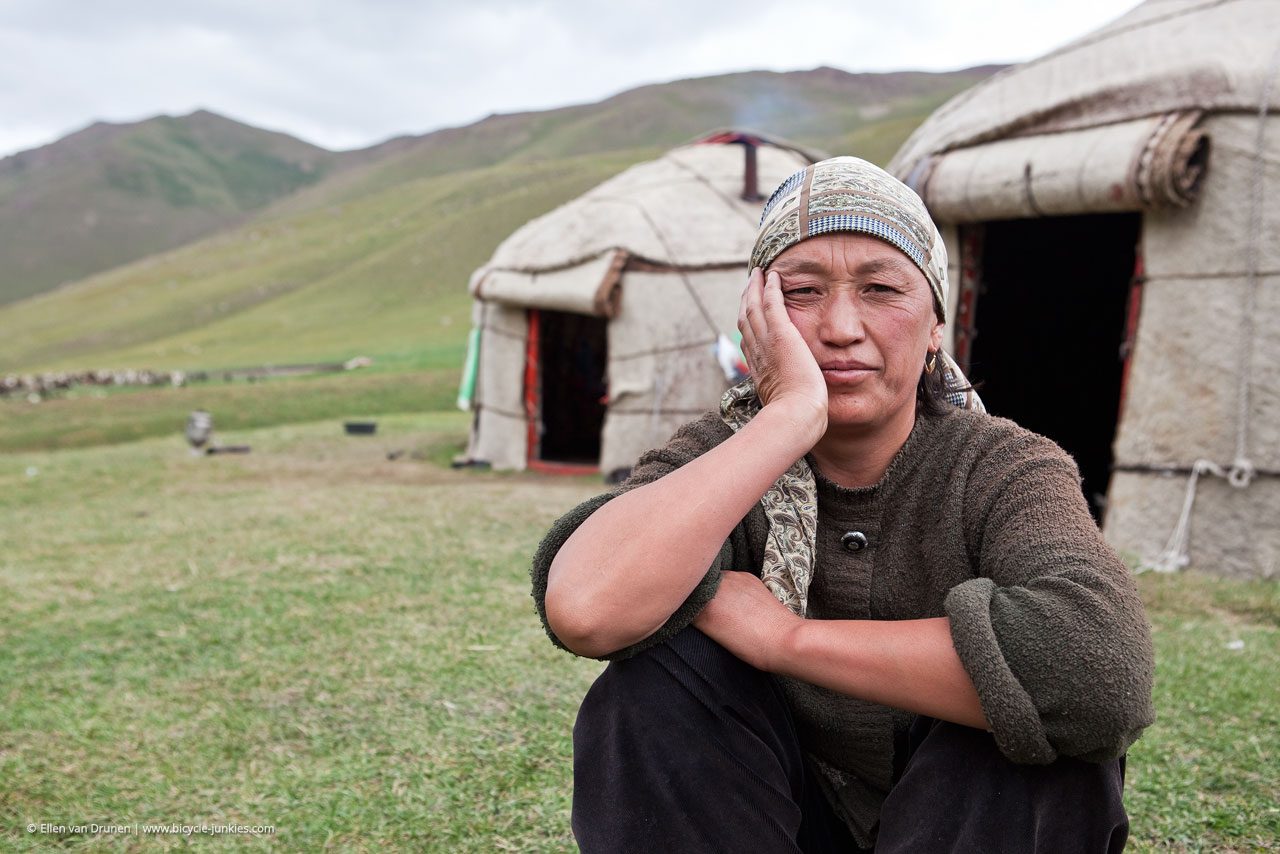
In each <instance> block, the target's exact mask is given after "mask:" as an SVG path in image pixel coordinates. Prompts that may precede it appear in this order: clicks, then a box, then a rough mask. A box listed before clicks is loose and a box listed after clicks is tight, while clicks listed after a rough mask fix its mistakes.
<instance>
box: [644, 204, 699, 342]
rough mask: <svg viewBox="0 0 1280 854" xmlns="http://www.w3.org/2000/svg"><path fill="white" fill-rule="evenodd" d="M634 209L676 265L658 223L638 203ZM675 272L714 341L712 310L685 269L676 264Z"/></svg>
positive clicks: (673, 254) (669, 246) (674, 256)
mask: <svg viewBox="0 0 1280 854" xmlns="http://www.w3.org/2000/svg"><path fill="white" fill-rule="evenodd" d="M635 209H636V210H639V211H640V215H641V216H644V220H645V222H646V223H649V229H650V230H652V232H653V236H654V237H655V238H658V242H659V243H662V248H663V250H664V251H666V252H667V257H668V259H671V264H672V266H676V264H675V261H676V254H675V252H672V250H671V243H668V242H667V236H666V234H663V233H662V229H660V228H658V223H655V222H653V218H652V216H649V211H646V210H645V209H644V207H641V206H640V205H635ZM676 273H677V274H678V275H680V280H681V282H682V283H684V284H685V289H686V291H689V297H690V298H691V300H692V301H694V305H695V306H698V311H700V312H701V315H703V320H705V321H707V326H708V328H709V329H710V330H712V341H713V342H714V341H716V337H717V335H719V326H717V325H716V321H714V320H713V319H712V312H710V311H708V310H707V306H704V305H703V301H701V298H700V297H699V296H698V291H695V289H694V283H692V282H690V280H689V275H687V274H686V273H685V270H682V269H681V268H678V266H676Z"/></svg>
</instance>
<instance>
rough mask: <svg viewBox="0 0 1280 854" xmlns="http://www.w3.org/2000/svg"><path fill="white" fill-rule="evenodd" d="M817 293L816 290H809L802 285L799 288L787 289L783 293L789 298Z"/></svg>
mask: <svg viewBox="0 0 1280 854" xmlns="http://www.w3.org/2000/svg"><path fill="white" fill-rule="evenodd" d="M817 292H818V289H817V288H810V287H806V286H804V285H800V286H799V287H794V288H788V289H787V290H786V291H785V292H784V293H785V294H786V295H787V296H789V297H790V296H803V295H804V294H816V293H817Z"/></svg>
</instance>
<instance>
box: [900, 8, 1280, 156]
mask: <svg viewBox="0 0 1280 854" xmlns="http://www.w3.org/2000/svg"><path fill="white" fill-rule="evenodd" d="M1277 24H1280V0H1148V2H1146V3H1142V4H1141V5H1139V6H1137V7H1136V8H1134V9H1132V10H1131V11H1129V12H1128V13H1127V14H1125V15H1123V16H1122V17H1120V18H1119V19H1118V20H1116V21H1114V22H1112V23H1111V24H1109V25H1107V26H1105V27H1103V28H1102V29H1100V30H1097V31H1095V32H1093V33H1090V34H1088V35H1086V36H1083V37H1082V38H1079V39H1077V40H1076V41H1074V42H1071V43H1069V44H1067V45H1065V46H1064V47H1062V48H1059V49H1058V50H1055V51H1053V52H1052V53H1049V54H1047V55H1045V56H1043V57H1040V58H1039V59H1035V60H1032V61H1030V62H1025V63H1023V64H1021V65H1017V66H1014V67H1012V68H1009V69H1006V70H1005V71H1002V72H1000V73H998V74H995V75H993V76H992V77H990V78H988V79H987V80H984V81H983V82H981V83H979V84H978V85H976V86H974V87H973V88H971V89H969V90H967V91H965V92H962V93H961V94H960V95H957V96H956V97H955V98H953V99H951V100H950V101H949V102H947V103H946V104H944V105H943V106H942V107H941V108H939V109H938V110H937V111H935V112H934V113H933V115H931V116H930V117H929V119H928V120H926V121H925V122H924V124H922V125H921V126H920V127H919V128H917V129H916V132H915V133H914V134H912V136H911V137H910V138H909V139H908V140H907V142H906V143H905V144H904V145H903V147H902V148H901V149H900V150H899V151H898V154H897V156H896V157H894V159H893V162H892V163H891V164H890V166H889V170H890V171H891V172H894V173H895V174H899V175H901V174H904V173H905V172H907V171H909V170H910V168H911V166H912V165H913V164H915V163H916V162H917V161H918V160H919V159H920V158H922V157H924V156H926V155H929V154H937V153H940V152H945V151H948V150H951V149H954V148H960V147H964V146H971V145H975V144H978V143H981V142H985V141H988V140H993V139H1000V138H1005V137H1011V136H1026V135H1030V134H1042V133H1051V132H1056V131H1063V130H1074V129H1081V128H1091V127H1098V126H1100V125H1107V124H1113V123H1116V122H1124V121H1128V120H1131V119H1137V118H1142V117H1146V116H1154V115H1159V114H1165V113H1171V112H1178V111H1185V110H1203V111H1206V112H1231V111H1249V112H1256V111H1257V110H1258V108H1259V106H1260V105H1261V104H1262V95H1263V91H1264V89H1265V87H1266V78H1267V77H1268V76H1269V75H1271V74H1274V73H1275V68H1274V67H1273V66H1274V65H1275V57H1276V55H1277V48H1278V44H1277V41H1276V25H1277ZM1274 97H1275V96H1274V94H1273V99H1274Z"/></svg>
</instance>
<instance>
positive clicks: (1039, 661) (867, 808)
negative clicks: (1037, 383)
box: [532, 409, 1154, 845]
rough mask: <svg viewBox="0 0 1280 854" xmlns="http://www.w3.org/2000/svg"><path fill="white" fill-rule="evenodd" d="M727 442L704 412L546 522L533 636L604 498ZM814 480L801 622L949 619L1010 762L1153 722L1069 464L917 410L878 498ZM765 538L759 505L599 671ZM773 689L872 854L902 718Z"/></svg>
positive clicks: (1146, 678)
mask: <svg viewBox="0 0 1280 854" xmlns="http://www.w3.org/2000/svg"><path fill="white" fill-rule="evenodd" d="M731 435H732V433H731V431H730V429H729V428H728V427H727V426H726V425H725V424H724V423H723V422H722V421H721V419H720V417H719V415H718V414H716V413H707V414H706V415H704V416H702V417H701V418H699V419H697V420H696V421H692V422H690V423H689V424H686V425H685V426H684V427H682V428H680V430H678V431H677V432H676V434H675V435H674V436H673V437H672V439H671V440H670V441H669V442H668V443H667V445H666V446H664V447H662V448H659V449H656V450H653V451H650V452H648V453H646V454H645V455H644V456H642V457H641V458H640V460H639V462H638V463H637V465H636V467H635V469H634V470H633V472H632V475H631V477H630V478H629V479H628V480H627V481H626V482H625V483H623V484H622V485H621V486H620V487H618V488H617V489H616V490H614V491H613V492H611V493H606V494H604V495H600V496H597V497H596V498H593V499H591V500H589V501H586V502H584V503H583V504H581V505H579V506H578V507H576V508H574V509H573V510H571V511H570V512H569V513H567V514H566V515H565V516H564V517H562V518H561V519H560V520H559V521H558V522H556V524H555V525H554V526H553V527H552V528H551V531H550V532H549V533H548V534H547V536H546V538H545V539H544V540H543V542H542V544H541V546H540V547H539V548H538V551H537V553H536V555H535V556H534V561H533V569H532V577H533V596H534V599H535V602H536V604H537V609H538V614H539V616H540V617H541V618H542V621H543V625H544V627H546V626H547V623H546V608H545V601H544V600H545V596H546V586H547V573H548V571H549V569H550V566H551V561H552V559H553V558H554V557H555V555H556V553H557V552H558V551H559V549H560V547H561V546H562V545H563V544H564V542H565V540H567V539H568V538H569V536H570V535H571V534H572V533H573V532H574V531H575V530H576V529H577V527H578V526H579V525H580V524H582V522H583V521H584V520H585V519H586V518H587V517H588V516H589V515H590V514H591V513H592V512H594V511H595V510H596V509H597V508H598V507H600V506H601V505H602V504H604V503H605V502H606V501H608V500H609V499H611V498H613V497H615V496H616V495H618V494H621V493H622V492H626V491H627V490H630V489H634V488H636V487H638V486H642V485H644V484H647V483H651V482H652V481H655V480H657V479H658V478H660V477H662V476H663V475H664V474H666V473H668V472H670V471H672V470H673V469H675V468H678V467H679V466H682V465H684V464H685V463H687V462H689V461H690V460H692V459H695V458H696V457H698V456H699V455H700V454H702V453H705V452H706V451H707V450H708V449H710V448H712V447H714V446H716V445H718V444H719V443H720V442H723V441H725V440H726V439H728V438H729V437H730V436H731ZM810 462H811V464H812V462H813V461H812V460H810ZM814 469H815V472H816V471H817V469H816V465H815V466H814ZM817 482H818V536H817V562H816V572H815V577H814V580H813V584H812V586H811V588H810V592H809V601H810V606H809V613H808V617H809V618H810V619H863V620H908V619H919V618H926V617H940V616H946V617H948V618H949V619H950V621H951V634H952V640H953V642H954V644H955V648H956V652H957V653H958V654H959V656H960V660H961V661H962V662H963V664H964V667H965V670H966V671H967V672H968V674H969V676H970V678H971V679H972V680H973V683H974V686H975V687H976V688H977V691H978V696H979V698H980V699H981V702H982V707H983V711H984V712H985V714H986V717H987V720H988V721H989V722H990V724H991V727H992V730H993V734H994V736H995V740H996V744H997V745H998V746H999V748H1000V750H1001V751H1002V752H1003V753H1004V754H1005V755H1006V756H1007V757H1008V758H1009V759H1010V760H1012V761H1014V762H1019V763H1033V764H1043V763H1049V762H1052V761H1053V760H1055V759H1056V758H1058V757H1059V756H1075V757H1079V758H1082V759H1085V760H1090V761H1103V760H1106V759H1111V758H1114V757H1117V756H1119V755H1121V754H1122V753H1123V752H1124V751H1125V750H1126V749H1127V748H1128V747H1129V745H1130V744H1131V743H1132V742H1133V741H1134V740H1135V739H1136V738H1137V737H1138V734H1139V733H1140V732H1141V731H1142V730H1143V729H1144V728H1145V727H1147V726H1148V725H1150V724H1151V722H1152V721H1153V720H1154V711H1153V708H1152V703H1151V683H1152V670H1153V664H1154V662H1153V654H1152V647H1151V636H1150V631H1149V629H1148V626H1147V621H1146V617H1145V614H1144V612H1143V608H1142V603H1141V601H1140V600H1139V598H1138V594H1137V591H1136V589H1135V588H1134V584H1133V580H1132V577H1131V575H1130V572H1129V570H1128V569H1127V567H1125V565H1124V564H1123V563H1122V562H1121V560H1120V559H1119V557H1118V556H1117V555H1116V553H1115V552H1114V551H1113V550H1112V549H1111V547H1110V546H1108V545H1107V544H1106V542H1105V541H1104V540H1103V539H1102V535H1101V533H1100V532H1099V530H1098V527H1097V525H1096V524H1095V523H1094V521H1093V519H1092V517H1091V516H1090V515H1089V510H1088V507H1087V505H1086V504H1085V501H1084V497H1083V495H1082V494H1081V491H1080V477H1079V474H1078V470H1077V468H1076V464H1075V462H1074V461H1073V460H1072V459H1071V457H1070V456H1068V455H1067V454H1066V452H1064V451H1063V450H1062V449H1061V448H1059V447H1058V446H1057V445H1056V444H1054V443H1053V442H1052V441H1050V440H1049V439H1046V438H1044V437H1042V436H1039V435H1036V434H1034V433H1031V432H1029V431H1027V430H1024V429H1022V428H1021V427H1019V426H1018V425H1016V424H1014V423H1013V422H1012V421H1008V420H1006V419H1003V418H997V417H993V416H990V415H987V414H985V413H980V412H973V411H968V410H960V409H955V410H952V411H950V412H948V413H946V414H944V415H926V414H923V413H921V414H920V415H918V416H917V418H916V424H915V427H914V428H913V430H912V432H911V435H910V437H909V438H908V439H907V442H906V444H904V445H903V447H902V448H901V450H899V452H898V453H897V455H896V456H895V457H894V459H893V461H892V463H891V464H890V466H889V469H888V471H886V472H885V475H884V477H883V478H882V479H881V480H880V482H879V483H877V484H875V485H874V486H869V487H865V488H859V489H847V488H844V487H841V486H838V485H837V484H835V483H832V482H831V481H828V480H826V479H825V478H823V477H822V476H821V473H818V478H817ZM849 531H860V532H862V533H863V534H864V535H865V536H866V538H867V546H866V547H865V548H863V549H861V550H860V551H856V552H850V551H848V550H846V549H845V548H843V547H842V546H841V537H842V536H843V535H844V534H845V533H846V532H849ZM767 532H768V524H767V522H766V520H765V516H764V513H763V511H762V509H761V507H760V505H758V504H757V505H756V506H755V507H754V508H753V509H752V510H751V512H749V513H748V514H747V516H746V517H745V518H743V520H742V521H741V523H739V524H738V526H737V527H736V528H734V530H733V532H732V533H731V534H730V536H729V538H728V540H727V541H726V542H725V544H724V546H723V547H722V548H721V550H720V553H719V555H718V556H717V558H716V560H715V562H714V563H713V564H712V566H711V567H710V568H709V569H708V571H707V574H706V577H705V578H704V579H703V581H702V582H701V583H700V584H699V585H698V587H697V588H696V589H695V590H694V591H693V593H692V594H691V595H690V596H689V598H688V600H687V601H686V602H685V603H684V604H683V605H682V606H681V607H680V608H679V609H678V610H677V611H676V612H675V613H674V614H673V615H672V616H671V618H670V619H669V620H668V621H667V623H666V624H665V625H664V626H663V627H662V628H661V629H660V630H659V631H658V632H656V633H655V634H653V635H651V636H650V637H648V638H646V639H645V640H644V641H642V642H641V643H638V644H636V645H634V646H632V647H628V648H627V649H624V650H620V651H618V652H617V653H614V654H613V655H611V656H607V657H608V658H624V657H627V656H630V655H633V654H635V653H636V652H638V651H640V650H642V649H644V648H646V647H648V646H651V645H653V644H656V643H661V642H662V641H664V640H666V639H667V638H669V637H671V636H672V635H674V634H675V633H676V632H678V631H680V630H681V629H683V628H685V627H686V626H687V625H689V623H690V622H691V621H692V620H693V618H694V616H695V615H696V614H697V613H698V611H699V610H700V609H701V608H702V607H703V606H704V605H705V604H706V603H707V602H708V601H709V600H710V599H711V597H712V596H714V595H715V591H716V587H717V585H718V584H719V580H720V575H721V573H722V572H724V571H727V570H745V571H751V572H754V573H755V574H757V575H759V573H760V567H761V562H762V557H763V544H764V538H765V535H766V534H767ZM547 633H548V634H549V635H550V636H551V639H552V641H554V642H555V643H556V644H557V645H560V646H563V644H560V641H559V639H558V638H556V637H555V635H554V633H552V632H551V630H550V628H549V627H547ZM782 681H783V686H784V689H785V691H786V693H787V696H788V699H789V700H790V704H791V707H792V711H793V713H794V716H795V719H796V724H797V729H798V731H799V734H800V738H801V742H802V745H803V746H804V748H805V750H806V753H807V755H808V757H809V759H810V761H811V762H812V763H813V764H814V765H815V767H816V768H817V770H818V771H819V772H820V774H819V778H820V779H821V780H822V781H823V782H824V784H825V787H826V793H827V795H828V798H829V799H830V800H831V801H832V805H833V806H834V807H835V808H836V811H837V812H838V813H839V814H840V815H841V816H842V817H843V818H844V819H845V821H846V823H847V824H848V825H849V827H850V829H851V830H852V831H853V832H854V836H855V838H856V839H858V841H859V842H860V844H864V845H865V844H868V843H869V842H870V841H871V840H872V839H874V827H875V824H876V821H877V819H878V816H879V810H880V806H881V804H882V802H883V800H884V797H885V795H886V794H887V792H888V790H889V788H890V787H891V786H892V784H893V780H892V775H893V750H894V734H895V732H899V731H901V730H902V729H903V728H904V727H906V726H907V725H908V724H909V722H910V719H911V715H909V714H907V713H904V712H902V711H900V710H894V709H888V708H886V707H883V706H879V705H875V704H872V703H866V702H863V701H861V700H856V699H854V698H851V697H847V696H844V695H840V694H837V693H835V692H833V691H829V690H827V689H824V688H819V687H817V686H814V685H809V684H806V683H802V682H798V681H795V680H790V679H784V680H782Z"/></svg>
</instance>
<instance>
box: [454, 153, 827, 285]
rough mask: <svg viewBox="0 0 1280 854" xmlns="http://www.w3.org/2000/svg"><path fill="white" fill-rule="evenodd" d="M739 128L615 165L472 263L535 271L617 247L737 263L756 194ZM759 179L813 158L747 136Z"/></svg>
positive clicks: (634, 254)
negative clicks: (748, 182)
mask: <svg viewBox="0 0 1280 854" xmlns="http://www.w3.org/2000/svg"><path fill="white" fill-rule="evenodd" d="M744 136H747V135H745V134H741V133H737V132H732V131H730V132H720V133H718V134H713V135H712V136H710V137H708V138H709V139H714V140H721V141H713V142H697V143H693V144H690V145H683V146H680V147H679V148H675V149H672V150H671V151H668V152H667V153H666V154H664V155H662V156H661V157H659V158H658V159H657V160H652V161H649V162H647V163H641V164H638V165H636V166H632V167H631V168H629V169H627V170H625V171H624V172H622V173H620V174H618V175H615V176H614V177H613V178H610V179H609V180H607V181H605V182H604V183H602V184H600V185H598V186H596V187H595V188H593V189H591V190H589V191H587V192H586V193H584V194H583V195H581V196H579V197H578V198H576V199H574V200H572V201H570V202H568V203H566V204H564V205H561V206H560V207H558V208H556V209H555V210H553V211H551V212H550V213H548V214H545V215H543V216H540V217H538V218H537V219H534V220H531V221H530V222H528V223H526V224H525V225H523V226H521V227H520V228H519V229H517V230H516V231H515V232H514V233H513V234H512V235H511V236H510V237H508V238H507V239H506V240H504V241H503V242H502V243H501V244H500V245H499V246H498V248H497V249H496V250H495V251H494V253H493V257H492V258H491V259H490V260H489V262H488V263H487V264H486V265H485V266H484V267H483V268H481V270H480V271H477V274H478V275H482V274H484V273H485V272H486V271H494V270H506V271H519V272H524V273H538V272H545V271H552V270H559V269H564V268H566V267H571V266H575V265H578V264H581V263H584V262H588V261H591V260H592V259H597V258H600V257H602V256H603V255H605V254H606V253H608V254H613V251H615V250H620V251H621V252H623V253H626V255H627V256H629V257H631V258H635V259H638V260H641V261H645V262H648V263H650V264H654V265H659V266H668V267H681V268H699V267H713V266H721V265H728V264H745V263H746V259H747V257H748V255H749V254H750V252H751V245H752V242H753V241H754V240H755V233H756V229H757V227H758V225H759V219H760V211H761V208H762V206H763V198H758V199H753V200H750V201H748V200H744V199H743V188H744V183H743V178H744V161H745V156H746V155H745V151H744V146H743V145H742V144H737V142H736V140H740V139H741V138H742V137H744ZM750 138H751V139H754V140H756V141H758V142H759V143H760V144H759V145H758V146H757V147H756V162H757V174H758V178H757V183H756V186H757V188H758V191H759V193H760V194H761V195H762V196H766V197H767V196H768V194H769V193H770V192H771V191H772V190H773V188H774V187H776V186H777V185H778V184H780V183H781V182H782V181H784V180H785V179H786V178H787V177H788V176H790V175H791V174H792V173H794V172H795V171H796V170H798V169H803V168H804V167H805V166H807V165H808V164H809V163H811V162H812V158H811V157H810V156H807V155H806V154H805V153H804V152H802V151H801V150H800V149H797V148H795V147H793V146H788V145H782V144H776V143H774V142H771V141H769V140H765V139H763V138H761V137H758V136H755V137H750Z"/></svg>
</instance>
